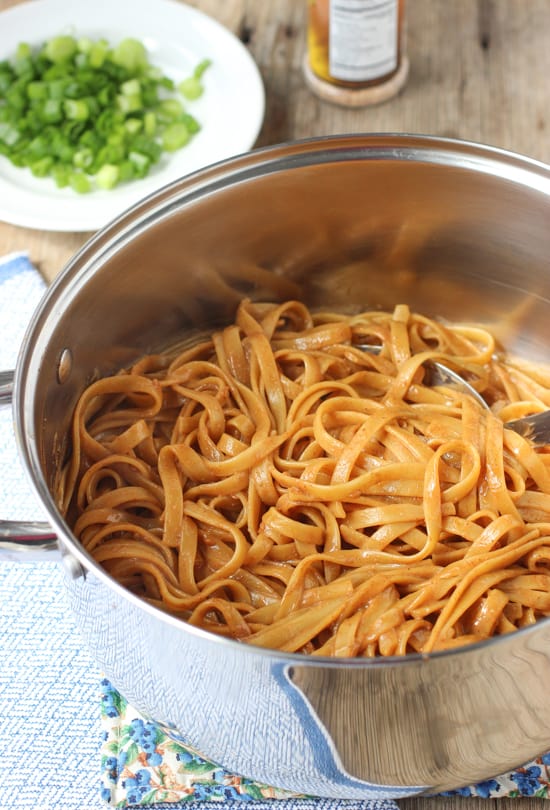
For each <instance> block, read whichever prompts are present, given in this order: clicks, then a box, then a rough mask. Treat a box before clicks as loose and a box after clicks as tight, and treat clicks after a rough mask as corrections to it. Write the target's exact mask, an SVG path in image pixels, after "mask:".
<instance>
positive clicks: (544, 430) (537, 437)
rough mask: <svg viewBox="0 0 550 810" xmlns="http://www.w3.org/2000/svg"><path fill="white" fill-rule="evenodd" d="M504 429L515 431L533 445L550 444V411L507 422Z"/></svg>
mask: <svg viewBox="0 0 550 810" xmlns="http://www.w3.org/2000/svg"><path fill="white" fill-rule="evenodd" d="M504 427H505V428H508V429H509V430H515V432H516V433H519V435H520V436H523V437H524V438H525V439H529V441H531V442H533V444H538V445H543V444H550V410H549V411H541V412H540V413H534V414H532V415H531V416H522V417H521V418H520V419H513V420H512V421H511V422H506V423H505V424H504Z"/></svg>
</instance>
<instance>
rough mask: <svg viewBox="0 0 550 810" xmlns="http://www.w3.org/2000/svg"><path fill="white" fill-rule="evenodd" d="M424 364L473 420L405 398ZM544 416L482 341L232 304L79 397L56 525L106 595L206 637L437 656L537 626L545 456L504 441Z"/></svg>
mask: <svg viewBox="0 0 550 810" xmlns="http://www.w3.org/2000/svg"><path fill="white" fill-rule="evenodd" d="M365 346H369V347H376V350H372V348H371V350H370V351H365V350H364V347H365ZM362 347H363V348H362ZM430 360H439V361H441V362H443V363H445V364H447V365H448V366H450V367H451V368H453V369H455V370H456V371H458V372H459V373H461V374H462V375H464V376H465V377H467V378H469V379H473V380H474V381H475V386H476V387H477V388H478V390H479V391H480V392H481V393H482V395H483V397H484V398H485V400H486V401H487V403H488V404H489V405H490V410H485V409H483V408H482V407H481V406H480V405H479V404H478V403H477V402H476V401H475V400H474V399H473V398H472V397H470V396H468V395H466V394H464V393H462V392H460V391H458V390H457V389H452V388H450V387H448V388H443V387H430V386H428V385H427V384H424V382H425V373H426V364H429V361H430ZM549 406H550V377H548V376H547V375H545V374H544V373H543V372H541V371H538V372H534V371H533V370H532V369H528V368H527V367H522V365H521V363H517V362H516V361H513V360H512V359H510V358H506V357H504V356H499V354H498V352H497V349H496V347H495V341H494V339H493V338H492V336H491V335H490V334H489V333H488V332H487V331H485V330H483V329H480V328H475V327H466V326H456V325H451V326H450V325H443V324H441V323H439V322H437V321H435V320H431V319H429V318H426V317H423V316H421V315H418V314H413V313H410V312H409V309H408V308H407V307H406V306H405V305H400V306H397V307H396V308H395V310H394V311H393V313H388V312H379V311H372V312H364V313H362V314H359V315H353V316H347V315H341V314H336V313H329V312H322V313H315V314H314V313H312V312H310V311H309V310H308V309H307V308H306V307H305V306H304V305H303V304H301V303H299V302H297V301H289V302H286V303H282V304H259V303H251V302H250V301H243V302H242V303H241V305H240V306H239V308H238V311H237V314H236V318H235V322H234V323H233V324H232V325H230V326H228V327H226V328H225V329H223V330H220V331H218V332H216V333H214V334H213V335H212V336H211V337H209V338H208V339H206V340H202V341H201V342H199V343H197V344H196V345H193V346H191V347H189V348H187V349H185V350H183V351H181V352H179V353H174V352H167V353H163V354H159V355H151V356H148V357H145V358H143V359H141V360H140V361H138V362H137V363H136V364H135V365H134V366H133V367H132V368H130V369H127V370H124V371H121V372H120V373H119V374H116V375H114V376H112V377H107V378H104V379H100V380H98V381H96V382H94V383H92V384H91V385H90V386H89V387H88V388H87V390H85V391H84V393H83V394H82V396H81V398H80V401H79V402H78V405H77V407H76V410H75V414H74V420H73V429H72V454H71V457H70V458H69V460H68V462H67V464H66V466H65V468H64V469H63V472H62V475H61V478H60V482H59V486H58V492H57V495H58V500H59V506H60V509H61V510H62V512H63V514H64V515H65V516H66V517H67V520H68V521H69V523H70V525H71V527H72V529H73V532H74V534H75V536H76V537H77V538H78V539H79V540H80V542H81V543H82V545H83V546H84V547H85V548H86V549H87V550H88V552H89V553H90V554H91V555H92V556H93V557H94V559H95V560H96V561H97V562H98V563H100V564H101V565H102V566H103V567H104V568H105V569H106V570H107V572H109V574H110V575H111V576H112V577H114V578H115V579H116V580H118V581H120V582H121V583H122V584H123V585H125V586H126V587H127V588H129V589H131V590H132V591H134V592H135V593H137V594H139V595H140V596H141V597H142V598H143V599H145V600H147V601H148V602H150V603H152V604H153V605H156V606H158V607H159V608H161V609H163V610H166V611H168V612H170V613H172V614H175V615H176V616H179V617H181V618H182V619H183V620H185V621H187V622H189V623H191V624H193V625H196V626H199V627H202V628H204V629H205V630H208V631H211V632H213V633H217V634H219V635H223V636H229V637H232V638H235V639H238V640H240V641H242V642H246V643H248V644H253V645H258V646H261V647H270V648H276V649H280V650H284V651H289V652H302V653H306V654H311V655H326V656H379V655H383V656H386V655H404V654H406V653H410V652H429V651H432V650H441V649H447V648H451V647H455V646H458V645H464V644H469V643H472V642H475V641H480V640H482V639H486V638H488V637H490V636H493V635H498V634H503V633H508V632H510V631H513V630H515V629H516V628H519V627H523V626H525V625H528V624H532V623H534V622H535V621H537V619H539V618H540V617H542V616H547V615H550V452H549V448H543V449H542V450H541V449H540V448H539V449H538V450H536V449H535V448H534V447H533V446H532V445H531V444H530V443H529V441H528V440H526V439H524V438H522V437H520V436H519V435H517V434H516V433H514V432H513V431H511V430H508V429H506V428H505V427H504V422H505V421H507V420H509V419H513V418H515V417H517V416H521V415H524V414H525V413H530V412H534V411H538V410H542V409H544V408H547V407H549Z"/></svg>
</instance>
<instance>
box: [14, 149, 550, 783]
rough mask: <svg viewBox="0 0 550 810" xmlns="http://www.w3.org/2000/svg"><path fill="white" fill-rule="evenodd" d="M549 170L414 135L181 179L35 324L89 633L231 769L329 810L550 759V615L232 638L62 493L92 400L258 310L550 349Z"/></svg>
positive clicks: (43, 396)
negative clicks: (340, 645)
mask: <svg viewBox="0 0 550 810" xmlns="http://www.w3.org/2000/svg"><path fill="white" fill-rule="evenodd" d="M549 257H550V168H549V167H547V166H544V165H541V164H539V163H536V162H534V161H531V160H528V159H526V158H522V157H519V156H516V155H513V154H509V153H505V152H502V151H499V150H496V149H490V148H487V147H483V146H478V145H474V144H468V143H462V142H456V141H451V140H442V139H436V138H427V137H417V136H405V135H370V136H362V135H358V136H341V137H335V138H322V139H316V140H309V141H305V142H298V143H291V144H285V145H280V146H276V147H274V148H269V149H264V150H259V151H256V152H252V153H251V154H248V155H244V156H241V157H237V158H235V159H232V160H229V161H227V162H224V163H221V164H218V165H215V166H213V167H210V168H207V169H205V170H203V171H201V172H198V173H197V174H194V175H192V176H190V177H186V178H183V179H181V180H179V181H177V182H176V183H174V184H172V185H170V186H169V187H167V188H165V189H163V190H161V191H160V192H158V193H156V194H154V195H152V196H151V197H149V198H147V199H146V200H145V201H143V202H142V203H140V204H139V205H137V206H136V207H135V208H133V209H131V210H130V211H129V212H127V213H126V214H125V215H124V216H122V217H121V218H119V219H118V220H117V221H116V222H114V223H113V224H111V225H110V226H108V227H106V228H105V229H103V230H102V231H100V232H99V233H98V234H97V235H96V236H95V237H94V238H93V239H92V240H91V241H89V242H88V243H87V244H86V245H85V247H84V248H83V249H82V250H81V251H80V252H79V253H78V254H77V255H76V256H75V257H74V258H73V259H72V261H70V262H69V264H68V265H67V267H66V268H65V269H64V271H63V272H62V273H61V275H60V276H59V278H58V279H57V281H56V282H55V283H54V284H53V286H52V287H51V289H50V290H49V293H48V295H47V296H46V298H45V299H44V301H43V302H42V304H41V306H40V307H39V309H38V311H37V312H36V314H35V317H34V320H33V322H32V324H31V326H30V329H29V331H28V333H27V337H26V341H25V345H24V347H23V350H22V353H21V356H20V360H19V363H18V368H17V373H16V383H15V419H16V429H17V434H18V439H19V443H20V445H21V453H22V457H23V460H24V463H25V465H26V467H27V468H28V471H29V473H30V476H31V479H32V481H33V485H34V488H35V490H36V492H37V493H38V496H39V497H40V499H41V500H42V502H43V504H44V508H45V511H46V514H47V516H48V520H49V522H50V524H51V527H52V528H53V530H54V532H55V534H56V535H57V538H58V544H59V547H60V549H61V551H62V554H63V559H64V564H65V567H66V571H67V576H66V582H67V590H68V595H69V599H70V602H71V605H72V608H73V610H74V614H75V617H76V621H77V623H78V625H79V627H80V629H81V631H82V634H83V636H84V637H85V639H86V640H87V642H88V644H89V646H90V648H91V650H92V652H93V654H94V656H95V658H96V659H97V661H98V662H99V665H100V666H101V668H102V669H103V670H104V672H105V673H106V674H107V676H108V677H109V678H110V680H111V681H112V682H113V684H114V685H115V686H116V687H117V688H118V689H119V690H120V691H121V692H122V693H123V694H124V695H125V696H126V697H127V698H128V700H130V701H131V702H132V703H133V704H134V705H135V706H136V707H137V708H138V709H140V710H141V711H142V712H143V713H144V714H146V715H148V716H150V717H151V718H154V719H155V720H156V721H157V722H159V723H160V724H162V726H164V727H165V728H166V729H168V730H169V731H171V733H173V734H174V735H175V736H178V737H180V738H181V739H183V740H184V741H185V742H187V743H188V744H190V745H192V746H194V747H195V748H197V749H199V750H200V751H202V752H203V753H204V754H205V755H206V756H208V757H210V758H212V759H213V760H215V761H217V762H219V763H221V764H223V765H224V766H225V767H226V768H228V769H230V770H234V771H236V772H239V773H242V774H244V775H245V776H248V777H252V778H254V779H257V780H261V781H264V782H267V783H270V784H273V785H277V786H279V787H284V788H287V789H290V790H292V791H297V792H303V793H307V794H314V795H317V796H325V797H344V798H369V797H402V796H407V795H415V794H419V793H423V792H435V791H440V790H448V789H453V788H457V787H459V786H462V785H464V784H469V783H472V782H475V781H479V780H482V779H485V778H488V777H491V776H493V775H495V774H499V773H502V772H504V771H506V770H508V769H510V768H513V767H515V766H518V765H520V764H522V763H523V762H525V761H527V760H529V759H531V758H533V757H535V756H536V755H537V754H539V753H540V752H542V751H544V750H546V749H548V748H550V701H549V700H548V683H549V682H550V620H545V621H541V622H540V623H538V624H537V625H535V626H533V627H530V628H528V629H524V630H522V631H519V632H517V633H514V634H512V635H509V636H505V637H499V638H496V639H494V640H492V641H489V642H486V643H480V644H478V645H476V646H474V647H469V648H465V649H460V650H457V651H451V652H441V653H435V654H432V655H428V656H420V655H415V656H410V657H407V658H405V659H387V660H374V661H363V660H320V659H312V658H308V657H304V656H298V655H293V654H280V653H278V652H273V651H269V650H262V649H258V648H253V647H247V646H246V645H243V644H239V643H237V642H233V641H226V640H222V639H220V638H217V637H211V636H210V635H208V634H206V633H205V632H203V631H201V630H198V629H195V628H192V627H189V626H187V625H185V624H183V623H181V622H179V621H176V620H175V619H173V618H171V617H170V616H167V615H165V614H163V613H162V612H160V611H158V610H156V609H154V608H152V607H150V606H148V605H147V604H145V603H143V602H141V601H140V600H139V599H137V598H136V597H135V596H133V595H131V594H129V593H127V592H126V591H125V590H124V589H123V588H122V587H121V586H119V585H118V584H117V583H115V582H113V581H112V580H111V579H110V578H109V576H107V575H106V573H104V572H103V570H102V569H101V568H100V567H99V566H98V565H97V564H96V563H94V562H93V561H92V559H91V558H90V557H89V556H88V555H87V554H86V553H85V552H84V551H83V549H82V548H80V546H79V545H78V543H77V542H75V540H74V539H73V537H72V536H71V532H70V530H69V529H68V527H67V526H66V525H65V523H64V521H63V520H62V519H61V518H60V516H59V514H58V513H57V510H56V507H55V504H54V500H53V498H52V495H51V489H52V487H53V482H54V480H55V474H56V469H57V467H58V464H59V461H60V459H62V458H63V456H64V454H65V452H66V448H67V436H68V429H69V420H70V418H71V412H72V409H73V406H74V404H75V401H76V398H77V396H78V394H79V392H80V391H81V390H82V388H83V386H84V385H85V384H86V382H87V381H88V380H89V379H90V378H91V377H92V375H94V374H96V373H97V372H101V373H103V374H109V373H110V372H112V371H114V370H115V369H117V368H119V367H120V366H121V365H124V364H125V363H126V362H127V361H128V360H130V359H131V358H134V357H136V356H138V355H140V354H141V353H143V352H144V351H146V350H149V349H151V348H158V347H159V346H162V345H164V344H166V343H169V342H170V341H171V340H172V339H173V338H174V336H176V335H181V334H182V333H186V332H190V331H191V330H194V329H201V330H202V329H205V328H207V329H208V328H210V327H212V326H213V325H214V324H219V323H223V322H225V321H228V320H229V319H230V318H231V317H232V315H233V313H234V311H235V308H236V304H237V302H238V301H239V300H240V299H241V298H242V297H243V296H250V297H251V298H253V299H264V300H266V299H269V300H274V299H285V298H289V297H299V298H300V299H303V300H304V301H305V302H306V303H307V304H309V305H310V306H312V307H316V306H319V305H323V306H324V307H327V306H330V307H332V308H333V309H341V310H345V311H350V310H358V309H363V308H368V307H383V308H388V307H393V306H394V304H396V303H398V302H406V303H408V304H409V305H410V306H411V308H413V309H416V310H418V311H421V312H423V313H425V314H427V315H429V316H435V317H438V318H443V319H449V320H453V321H456V320H459V321H476V322H481V323H483V324H486V325H487V326H488V327H489V328H490V329H491V330H493V331H494V332H496V334H497V335H498V337H499V339H500V340H501V342H502V343H503V345H504V346H505V347H506V348H507V349H508V350H510V351H512V352H515V353H517V354H520V355H524V356H526V357H529V358H531V359H534V360H547V359H548V350H549V347H550V272H549Z"/></svg>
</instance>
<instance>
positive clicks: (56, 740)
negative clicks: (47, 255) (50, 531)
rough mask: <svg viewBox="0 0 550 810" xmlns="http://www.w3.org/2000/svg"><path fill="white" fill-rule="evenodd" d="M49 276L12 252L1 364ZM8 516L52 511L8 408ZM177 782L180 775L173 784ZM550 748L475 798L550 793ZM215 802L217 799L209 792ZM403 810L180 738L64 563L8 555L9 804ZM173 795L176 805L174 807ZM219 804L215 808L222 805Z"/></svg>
mask: <svg viewBox="0 0 550 810" xmlns="http://www.w3.org/2000/svg"><path fill="white" fill-rule="evenodd" d="M44 290H45V284H44V281H43V280H42V278H41V277H40V275H39V274H38V273H37V271H36V270H35V268H34V267H33V266H32V264H31V263H30V262H29V259H28V257H27V256H26V255H25V254H16V255H12V256H10V257H6V258H5V259H4V260H2V259H0V317H1V319H2V320H1V322H2V324H3V335H2V341H0V369H7V368H13V366H14V364H15V362H16V358H17V353H18V348H19V345H20V343H21V340H22V339H23V335H24V331H25V328H26V325H27V323H28V321H29V319H30V318H31V315H32V312H33V311H34V308H35V307H36V305H37V304H38V302H39V300H40V298H41V296H42V295H43V293H44ZM0 454H1V456H0V460H1V464H2V474H1V476H0V517H1V518H4V519H12V520H13V519H41V517H42V511H41V508H40V505H39V504H38V503H37V502H36V499H35V496H34V494H33V492H32V490H31V488H30V485H29V484H27V481H26V476H25V473H24V471H23V468H22V465H21V464H20V463H19V461H18V458H17V449H16V446H15V440H14V438H13V425H12V418H11V409H10V408H7V407H5V408H1V409H0ZM170 780H171V781H170ZM549 788H550V755H549V754H547V755H544V756H541V757H539V758H538V759H537V760H535V761H533V762H530V763H527V765H526V766H525V767H524V768H520V769H518V770H517V771H514V772H512V773H508V774H505V775H504V776H502V777H500V778H498V779H491V780H489V781H487V782H484V783H482V784H481V785H475V786H473V787H468V788H464V789H462V790H460V791H455V793H457V794H458V795H463V796H480V797H481V796H483V797H500V796H508V797H516V796H531V797H533V796H536V797H539V798H550V789H549ZM205 800H207V801H205ZM243 801H246V802H248V803H249V804H251V803H252V804H253V805H254V810H268V808H269V810H272V808H274V807H276V808H277V810H397V805H396V804H395V802H392V801H369V802H367V801H365V802H359V801H341V802H339V801H332V800H326V799H311V798H305V797H296V796H292V795H290V794H285V792H284V791H279V790H277V789H276V788H271V787H269V786H265V785H258V784H257V783H253V782H250V781H249V780H245V779H243V778H241V777H239V776H237V775H234V774H229V773H227V772H226V771H224V770H223V769H221V768H219V766H216V765H214V764H213V763H209V762H208V761H207V760H204V759H203V758H202V757H201V756H200V754H199V753H197V752H193V751H190V750H189V749H186V748H184V747H183V746H181V745H179V744H177V743H175V742H173V741H170V740H169V739H168V738H166V737H165V735H163V733H162V732H161V731H160V729H157V728H156V727H155V726H154V725H153V724H151V723H148V722H147V721H146V720H145V718H142V717H140V715H139V714H138V713H137V712H136V711H135V710H134V709H133V708H132V707H131V706H128V704H127V703H126V701H125V700H124V698H123V697H122V696H120V695H119V694H118V693H117V692H116V691H115V690H114V689H113V688H112V686H111V685H110V684H109V683H108V682H107V681H105V680H103V679H102V675H101V673H100V672H99V671H98V668H97V666H96V664H95V663H94V661H93V660H92V658H91V657H90V654H89V653H88V650H87V648H86V646H85V644H84V643H83V640H82V639H81V637H80V635H79V632H78V630H77V628H76V626H75V624H74V621H73V618H72V616H71V614H70V612H69V608H68V604H67V600H66V598H65V591H64V586H63V580H62V573H61V570H60V567H59V566H58V565H57V563H52V562H30V563H29V562H26V563H25V562H3V561H2V558H1V556H0V810H37V809H38V810H53V809H54V808H55V810H101V808H103V810H105V808H106V807H108V806H111V807H129V806H135V805H138V804H140V805H143V804H145V803H146V804H148V806H151V804H156V805H157V806H160V805H159V802H160V803H163V807H165V808H166V809H167V810H179V808H183V807H187V808H189V806H190V803H191V804H192V807H193V810H207V808H212V807H214V808H215V810H222V808H223V809H224V810H237V808H238V807H239V806H240V805H241V804H242V802H243ZM165 802H170V803H169V804H164V803H165ZM213 802H215V805H214V804H213Z"/></svg>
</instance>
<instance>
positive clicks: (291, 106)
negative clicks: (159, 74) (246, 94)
mask: <svg viewBox="0 0 550 810" xmlns="http://www.w3.org/2000/svg"><path fill="white" fill-rule="evenodd" d="M19 1H20V0H0V11H1V10H4V9H7V8H8V7H10V6H12V5H15V3H16V2H19ZM190 5H192V6H195V7H196V8H198V9H201V10H202V11H204V12H205V13H206V14H209V15H210V16H212V17H214V18H216V19H218V20H219V21H220V22H221V23H222V24H223V25H225V26H227V27H228V28H229V29H230V30H231V31H233V32H234V33H235V34H236V35H237V36H238V37H239V38H240V39H241V41H242V42H243V43H245V45H246V47H247V48H249V50H250V52H251V54H252V56H253V57H254V59H255V60H256V62H257V64H258V66H259V68H260V71H261V74H262V77H263V80H264V84H265V89H266V116H265V121H264V124H263V127H262V130H261V132H260V135H259V138H258V141H257V146H266V145H268V144H273V143H278V142H282V141H289V140H293V139H295V138H307V137H311V136H318V135H329V134H336V133H343V132H390V131H391V132H410V133H425V134H434V135H438V136H447V137H453V138H463V139H466V140H473V141H478V142H484V143H487V144H491V145H494V146H497V147H501V148H504V149H508V150H512V151H515V152H520V153H523V154H525V155H528V156H530V157H532V158H535V159H538V160H541V161H545V162H550V85H549V83H548V76H550V47H549V42H550V2H549V0H410V2H409V14H408V53H409V57H410V62H411V69H410V75H409V80H408V82H407V84H406V86H405V88H404V90H403V92H402V93H401V94H400V95H399V96H398V97H396V98H394V99H392V100H390V101H387V102H385V103H384V104H382V105H380V106H377V107H370V108H364V109H349V110H348V109H342V108H340V107H336V106H333V105H331V104H329V103H327V102H323V101H320V100H319V99H318V98H316V97H315V96H314V95H313V94H312V93H311V91H310V90H309V89H308V88H307V87H306V85H305V82H304V78H303V74H302V68H301V65H302V60H303V56H304V50H305V17H306V0H261V2H260V0H224V2H220V0H191V2H190ZM214 58H215V55H214ZM89 236H90V234H86V233H51V232H44V231H38V230H29V229H25V228H19V227H16V226H13V225H9V224H7V223H0V256H1V255H3V254H5V253H9V252H11V251H15V250H28V251H29V254H30V258H31V259H32V261H33V262H35V264H36V265H37V266H38V267H39V268H40V269H41V271H42V272H43V274H44V276H45V277H46V278H47V279H48V280H51V279H53V278H54V277H55V276H56V275H57V273H58V272H59V271H60V270H61V268H62V267H63V265H64V264H65V263H66V262H67V260H68V259H69V258H70V257H71V256H72V255H73V253H75V252H76V251H77V250H78V248H79V247H80V246H81V245H82V244H83V243H84V242H85V241H86V239H87V238H88V237H89ZM396 767H398V764H397V765H396ZM399 805H400V808H401V810H487V807H488V805H487V800H484V799H472V798H461V797H460V798H459V797H449V798H444V797H438V798H415V799H407V800H402V801H400V802H399ZM544 806H546V805H545V802H544V800H539V799H528V798H522V799H517V800H513V799H501V800H499V803H498V810H540V808H543V807H544Z"/></svg>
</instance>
